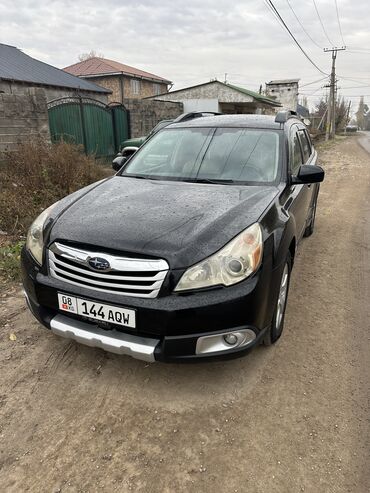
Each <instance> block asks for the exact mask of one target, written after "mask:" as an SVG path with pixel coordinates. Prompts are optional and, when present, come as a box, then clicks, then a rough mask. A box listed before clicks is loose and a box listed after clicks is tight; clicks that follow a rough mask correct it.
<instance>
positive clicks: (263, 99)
mask: <svg viewBox="0 0 370 493" xmlns="http://www.w3.org/2000/svg"><path fill="white" fill-rule="evenodd" d="M209 84H221V85H222V86H225V87H227V88H229V89H233V90H234V91H238V92H240V93H241V94H244V95H246V96H249V97H252V98H253V99H255V100H256V101H259V102H260V103H264V104H268V105H271V106H281V104H280V102H279V101H277V100H276V99H273V98H269V97H268V96H264V95H263V94H259V93H258V92H254V91H250V90H249V89H245V88H244V87H240V86H234V85H233V84H226V83H224V82H221V81H219V80H211V81H210V82H204V83H202V84H197V85H195V86H190V87H183V88H182V89H177V90H176V91H170V92H168V93H163V94H159V95H158V96H150V97H149V98H148V99H155V98H157V97H159V96H170V95H171V94H175V93H177V92H182V91H186V90H188V89H194V88H196V87H201V86H206V85H209Z"/></svg>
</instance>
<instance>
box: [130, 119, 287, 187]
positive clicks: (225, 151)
mask: <svg viewBox="0 0 370 493" xmlns="http://www.w3.org/2000/svg"><path fill="white" fill-rule="evenodd" d="M278 164H279V135H278V133H277V132H275V131H270V130H264V129H248V128H217V129H215V128H189V127H188V128H185V127H184V128H172V129H171V128H168V129H164V130H162V131H160V132H159V133H158V134H156V135H155V136H154V137H152V138H151V139H150V140H149V142H148V143H147V144H146V145H145V146H144V147H143V148H142V149H140V150H139V151H138V153H137V154H135V155H134V156H133V157H132V158H131V160H130V161H129V162H128V163H127V165H126V166H125V167H124V169H123V170H122V172H121V175H122V176H134V177H137V178H150V179H161V180H166V179H167V180H181V181H197V182H209V183H271V182H274V181H275V180H276V178H277V172H278Z"/></svg>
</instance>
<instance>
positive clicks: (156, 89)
mask: <svg viewBox="0 0 370 493" xmlns="http://www.w3.org/2000/svg"><path fill="white" fill-rule="evenodd" d="M162 92H163V91H162V87H161V85H160V84H153V93H154V96H158V95H159V94H161V93H162Z"/></svg>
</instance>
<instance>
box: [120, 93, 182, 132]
mask: <svg viewBox="0 0 370 493" xmlns="http://www.w3.org/2000/svg"><path fill="white" fill-rule="evenodd" d="M123 104H124V105H125V106H126V108H127V109H128V110H129V111H130V128H131V137H141V136H142V135H148V133H149V132H150V131H151V130H152V128H153V127H154V126H155V125H157V123H158V122H160V121H161V120H167V119H170V120H172V119H174V118H176V117H177V116H179V115H181V113H183V104H182V103H173V102H170V101H153V100H147V99H124V100H123Z"/></svg>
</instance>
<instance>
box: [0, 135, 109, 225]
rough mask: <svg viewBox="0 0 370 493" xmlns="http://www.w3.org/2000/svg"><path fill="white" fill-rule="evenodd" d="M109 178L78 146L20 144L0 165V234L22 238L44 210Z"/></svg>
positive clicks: (107, 173)
mask: <svg viewBox="0 0 370 493" xmlns="http://www.w3.org/2000/svg"><path fill="white" fill-rule="evenodd" d="M110 174H111V170H108V168H107V167H103V166H102V165H99V164H97V162H96V160H95V158H94V156H86V155H85V154H83V153H82V152H81V148H80V147H79V146H75V145H72V144H69V143H67V142H60V143H57V144H50V143H47V142H45V141H35V142H31V143H27V144H21V145H20V146H19V148H18V149H17V150H16V151H14V152H11V153H7V154H6V155H5V159H4V160H3V162H2V164H0V230H5V231H6V232H8V233H9V234H11V235H25V234H26V231H27V229H28V227H29V226H30V224H31V222H32V221H33V220H34V219H35V218H36V216H37V215H38V214H40V212H42V210H44V209H45V208H46V207H48V206H49V205H51V204H52V203H53V202H56V201H57V200H59V199H61V198H62V197H64V196H66V195H68V194H69V193H72V192H74V191H75V190H78V189H79V188H82V187H84V186H85V185H88V184H90V183H93V182H95V181H97V180H100V179H101V178H104V177H106V176H108V175H110Z"/></svg>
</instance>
